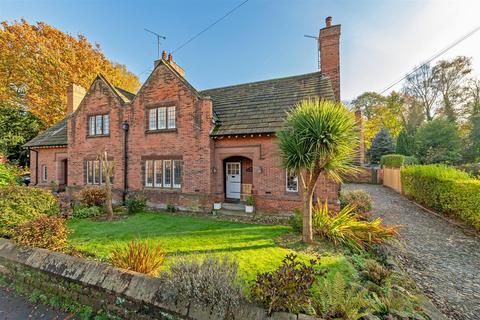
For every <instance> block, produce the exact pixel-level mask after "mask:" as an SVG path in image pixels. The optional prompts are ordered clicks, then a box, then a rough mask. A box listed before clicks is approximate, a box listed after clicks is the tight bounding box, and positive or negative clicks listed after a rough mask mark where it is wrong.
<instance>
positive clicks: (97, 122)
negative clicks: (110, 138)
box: [88, 113, 110, 137]
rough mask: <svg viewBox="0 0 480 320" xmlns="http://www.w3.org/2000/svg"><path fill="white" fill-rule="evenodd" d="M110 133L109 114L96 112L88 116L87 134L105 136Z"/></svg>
mask: <svg viewBox="0 0 480 320" xmlns="http://www.w3.org/2000/svg"><path fill="white" fill-rule="evenodd" d="M108 134H110V115H109V114H108V113H107V114H97V115H91V116H88V135H89V136H91V137H92V136H105V135H108Z"/></svg>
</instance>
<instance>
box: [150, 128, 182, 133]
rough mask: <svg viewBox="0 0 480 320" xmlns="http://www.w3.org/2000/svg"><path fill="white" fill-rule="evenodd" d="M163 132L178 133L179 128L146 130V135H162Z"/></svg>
mask: <svg viewBox="0 0 480 320" xmlns="http://www.w3.org/2000/svg"><path fill="white" fill-rule="evenodd" d="M162 132H177V128H172V129H157V130H145V133H162Z"/></svg>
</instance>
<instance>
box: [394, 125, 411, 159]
mask: <svg viewBox="0 0 480 320" xmlns="http://www.w3.org/2000/svg"><path fill="white" fill-rule="evenodd" d="M414 148H415V140H414V136H413V135H412V134H410V133H409V132H408V131H407V130H406V129H403V130H402V131H401V132H400V134H399V135H398V137H397V144H396V146H395V150H396V151H395V152H396V153H398V154H403V155H404V156H411V155H413V153H414Z"/></svg>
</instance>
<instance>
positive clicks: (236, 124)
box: [200, 72, 334, 136]
mask: <svg viewBox="0 0 480 320" xmlns="http://www.w3.org/2000/svg"><path fill="white" fill-rule="evenodd" d="M200 93H201V94H202V95H204V96H210V97H211V98H212V100H213V110H214V114H215V115H216V117H217V119H218V120H217V121H219V124H218V125H217V126H216V128H215V129H214V130H213V132H212V135H214V136H219V135H231V134H235V135H237V134H253V133H273V132H276V131H277V130H279V129H280V128H281V127H282V125H283V121H284V119H285V115H286V112H287V111H288V110H290V109H291V108H292V107H293V106H294V105H295V104H296V103H297V102H299V101H301V100H303V99H306V98H313V97H320V98H323V99H331V100H334V95H333V90H332V85H331V81H330V79H329V78H326V77H323V76H322V75H321V73H320V72H315V73H309V74H304V75H299V76H293V77H287V78H280V79H272V80H265V81H259V82H252V83H246V84H240V85H235V86H230V87H223V88H216V89H209V90H204V91H201V92H200Z"/></svg>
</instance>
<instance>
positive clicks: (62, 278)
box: [0, 238, 315, 320]
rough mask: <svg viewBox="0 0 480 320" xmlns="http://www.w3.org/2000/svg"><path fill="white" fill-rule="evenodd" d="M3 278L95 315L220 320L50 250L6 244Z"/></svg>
mask: <svg viewBox="0 0 480 320" xmlns="http://www.w3.org/2000/svg"><path fill="white" fill-rule="evenodd" d="M1 275H3V276H5V277H6V278H7V280H9V281H13V280H17V281H18V280H19V279H22V280H21V281H22V282H23V284H24V285H25V287H26V289H27V290H31V291H34V290H40V291H43V292H46V291H48V292H47V293H49V294H56V293H58V294H61V295H63V296H66V297H68V298H70V299H74V300H75V301H80V302H81V303H82V304H85V305H89V306H91V307H92V308H93V310H94V311H100V310H108V311H109V312H112V313H114V314H117V315H118V316H120V317H123V318H125V319H135V320H137V319H138V320H140V319H141V320H150V319H152V320H153V319H195V320H205V319H218V317H216V316H215V314H210V313H209V312H208V311H206V310H204V308H202V307H201V306H199V305H190V306H187V305H173V304H168V303H166V302H165V301H162V298H161V296H162V294H161V293H162V281H161V279H160V278H155V277H150V276H147V275H143V274H140V273H136V272H128V271H125V270H121V269H117V268H114V267H112V266H110V265H108V264H106V263H101V262H96V261H92V260H86V259H83V258H78V257H73V256H69V255H66V254H63V253H59V252H53V251H50V250H46V249H40V248H32V247H20V246H18V245H16V244H15V243H14V242H13V241H10V240H7V239H2V238H0V276H1ZM52 285H53V287H52ZM52 291H54V292H52ZM235 314H236V315H237V316H236V319H252V320H266V319H269V320H313V319H315V318H314V317H310V316H307V315H303V314H300V315H296V314H290V313H285V312H277V313H273V315H272V316H270V317H268V316H267V312H266V310H264V309H263V308H261V307H259V306H257V305H254V304H245V305H243V306H242V307H241V310H238V312H236V313H235Z"/></svg>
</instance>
